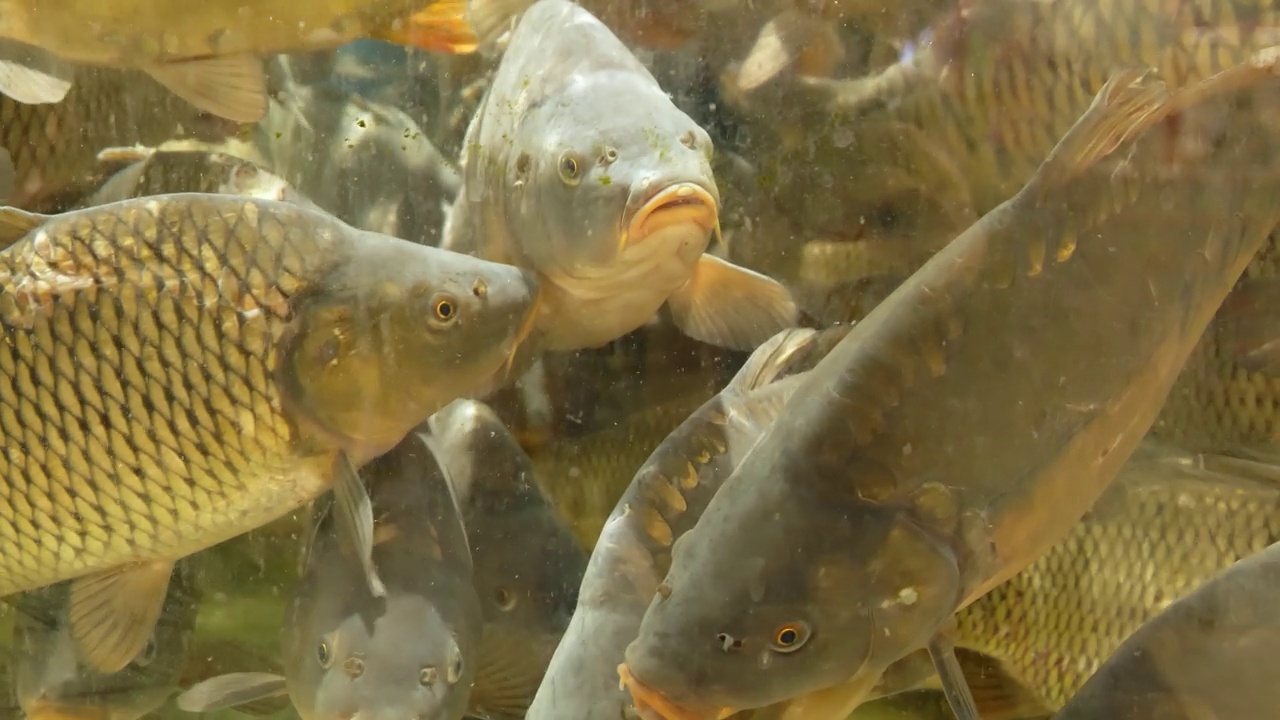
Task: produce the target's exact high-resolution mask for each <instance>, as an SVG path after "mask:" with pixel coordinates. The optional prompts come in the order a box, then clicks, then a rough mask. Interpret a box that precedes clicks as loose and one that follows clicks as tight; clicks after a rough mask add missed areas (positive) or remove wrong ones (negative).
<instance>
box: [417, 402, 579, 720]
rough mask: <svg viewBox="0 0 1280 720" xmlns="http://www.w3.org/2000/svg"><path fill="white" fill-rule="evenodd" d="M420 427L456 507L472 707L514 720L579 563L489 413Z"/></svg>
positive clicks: (563, 528) (449, 411) (511, 441)
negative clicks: (477, 646) (471, 625)
mask: <svg viewBox="0 0 1280 720" xmlns="http://www.w3.org/2000/svg"><path fill="white" fill-rule="evenodd" d="M428 426H429V428H430V436H431V437H432V439H433V441H434V442H435V443H436V444H437V447H438V448H439V452H440V454H441V456H442V457H443V458H444V462H445V463H446V465H447V467H448V468H449V480H450V482H451V487H452V488H453V489H454V495H455V497H456V498H457V501H458V503H459V504H460V505H461V507H462V513H463V516H462V517H463V522H464V523H465V524H466V528H467V538H468V541H469V543H470V547H471V557H472V560H473V562H474V564H475V572H474V575H473V582H474V584H475V588H476V591H477V592H478V593H479V597H480V607H481V609H482V611H483V616H484V633H483V640H482V644H481V651H480V655H479V660H478V663H479V665H478V670H477V671H476V672H477V675H476V680H475V687H474V689H473V690H472V694H471V705H472V708H473V710H474V711H475V714H477V715H481V716H484V717H490V718H522V717H524V715H525V712H526V710H527V709H528V706H529V703H530V702H531V701H532V700H533V695H534V692H535V691H536V690H537V689H538V684H539V683H540V682H541V681H542V676H543V674H544V673H545V672H546V669H547V663H548V662H549V661H550V660H551V653H552V652H554V651H555V648H556V645H557V644H559V642H560V638H561V636H562V635H563V634H564V630H565V628H566V627H567V626H568V624H569V616H570V615H571V614H572V613H573V607H574V605H575V604H576V602H577V599H578V585H579V584H580V583H581V582H582V574H583V572H584V571H585V570H586V566H587V554H586V552H585V551H584V550H583V548H582V546H581V545H579V544H578V541H577V538H575V537H574V535H573V533H572V531H571V530H570V528H569V526H568V524H567V523H565V522H564V521H563V520H561V519H560V516H559V515H557V514H556V512H555V510H554V509H553V508H552V506H551V504H550V502H549V501H548V500H547V498H546V497H545V496H544V495H543V493H542V490H541V489H540V488H539V487H538V484H537V481H536V479H535V478H534V470H533V463H532V461H531V460H530V459H529V457H528V455H526V454H525V453H524V450H522V449H521V448H520V444H519V443H518V442H517V441H516V439H515V437H514V436H513V435H512V434H511V433H510V432H509V431H508V430H507V427H506V426H505V425H504V424H503V423H502V421H501V420H500V419H499V418H498V416H497V415H496V414H494V412H493V411H492V410H491V409H490V408H489V407H488V406H486V405H483V404H481V403H479V402H476V401H474V400H457V401H454V402H453V403H451V404H450V405H449V406H447V407H445V408H444V409H443V410H441V411H440V412H438V413H436V414H435V415H433V416H431V420H429V421H428Z"/></svg>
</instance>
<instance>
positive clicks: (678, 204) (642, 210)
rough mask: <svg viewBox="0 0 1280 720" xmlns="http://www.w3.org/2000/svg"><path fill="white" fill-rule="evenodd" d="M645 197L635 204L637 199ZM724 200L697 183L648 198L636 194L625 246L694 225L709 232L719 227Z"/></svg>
mask: <svg viewBox="0 0 1280 720" xmlns="http://www.w3.org/2000/svg"><path fill="white" fill-rule="evenodd" d="M637 197H639V198H642V199H641V200H640V201H639V202H635V198H637ZM719 216H720V201H719V198H718V197H717V196H716V194H715V193H714V192H712V191H711V190H708V189H707V188H705V187H703V186H702V185H699V184H698V183H694V182H677V183H672V184H670V185H665V186H662V187H660V188H658V189H656V190H654V191H653V192H650V193H648V194H647V195H639V196H637V195H633V196H632V200H631V201H628V203H627V213H626V217H629V218H630V219H624V223H625V230H624V232H623V235H622V238H623V239H622V245H623V246H624V247H625V246H627V245H632V244H635V243H638V242H641V241H643V240H644V239H645V238H647V237H650V236H651V235H653V234H654V233H657V232H660V231H662V230H665V229H666V228H669V227H673V226H676V225H684V224H688V223H692V224H695V225H697V226H698V227H700V228H702V229H703V230H705V231H706V232H711V231H712V230H714V229H715V228H716V226H717V225H718V224H719Z"/></svg>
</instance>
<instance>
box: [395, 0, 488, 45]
mask: <svg viewBox="0 0 1280 720" xmlns="http://www.w3.org/2000/svg"><path fill="white" fill-rule="evenodd" d="M378 38H379V39H381V40H386V41H388V42H393V43H397V44H399V45H408V46H410V47H416V48H421V49H423V50H430V51H432V52H439V53H447V54H450V55H467V54H470V53H473V52H475V51H476V48H477V47H479V46H480V39H479V37H478V36H477V35H476V31H475V28H474V27H473V26H472V24H471V20H470V19H469V18H468V15H467V4H466V0H437V2H433V3H431V4H429V5H427V6H426V7H425V8H423V9H421V10H419V11H418V12H416V13H414V14H413V15H410V16H409V18H408V20H405V21H404V22H401V23H398V24H396V25H395V26H393V27H391V28H388V29H386V30H383V31H382V32H380V33H378Z"/></svg>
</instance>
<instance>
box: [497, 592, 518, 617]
mask: <svg viewBox="0 0 1280 720" xmlns="http://www.w3.org/2000/svg"><path fill="white" fill-rule="evenodd" d="M493 599H494V600H495V601H496V602H497V603H498V609H499V610H502V611H504V612H506V611H510V610H511V609H513V608H514V607H515V606H516V596H515V595H513V594H512V593H511V591H510V590H508V589H506V588H502V587H500V588H498V589H497V590H494V591H493Z"/></svg>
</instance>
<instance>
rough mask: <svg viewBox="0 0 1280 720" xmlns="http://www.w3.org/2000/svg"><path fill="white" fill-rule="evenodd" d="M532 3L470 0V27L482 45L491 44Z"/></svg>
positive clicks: (523, 0) (509, 0) (506, 0)
mask: <svg viewBox="0 0 1280 720" xmlns="http://www.w3.org/2000/svg"><path fill="white" fill-rule="evenodd" d="M532 4H533V0H471V27H473V28H475V31H476V36H477V37H478V38H479V39H480V43H481V44H482V45H488V44H491V43H493V42H495V41H497V39H498V38H499V37H500V36H501V35H502V33H504V32H506V31H507V30H508V29H509V28H510V27H511V25H512V23H513V21H514V20H515V19H516V18H518V17H519V16H520V15H522V14H524V11H525V10H528V9H529V6H530V5H532Z"/></svg>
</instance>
